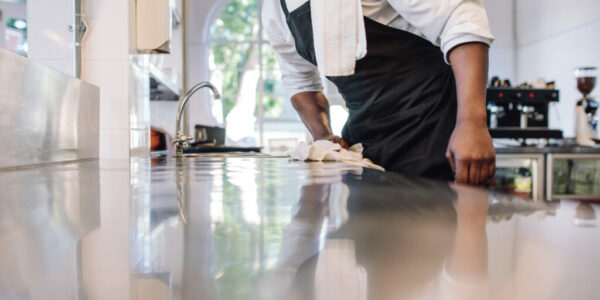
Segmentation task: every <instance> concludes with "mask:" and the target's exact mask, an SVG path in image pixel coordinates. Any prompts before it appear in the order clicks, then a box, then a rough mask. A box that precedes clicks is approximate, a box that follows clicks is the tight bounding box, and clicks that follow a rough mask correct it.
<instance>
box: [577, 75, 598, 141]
mask: <svg viewBox="0 0 600 300" xmlns="http://www.w3.org/2000/svg"><path fill="white" fill-rule="evenodd" d="M596 77H597V70H596V67H581V68H577V69H575V78H576V79H577V89H578V90H579V92H581V94H582V95H583V98H581V99H579V100H577V105H576V107H575V122H576V123H575V131H576V136H577V143H578V144H580V145H582V146H593V145H595V144H596V143H595V140H596V139H597V137H598V118H597V116H596V111H597V110H598V102H596V101H595V100H594V99H592V98H591V97H590V96H589V95H590V93H591V92H592V90H593V89H594V86H595V85H596Z"/></svg>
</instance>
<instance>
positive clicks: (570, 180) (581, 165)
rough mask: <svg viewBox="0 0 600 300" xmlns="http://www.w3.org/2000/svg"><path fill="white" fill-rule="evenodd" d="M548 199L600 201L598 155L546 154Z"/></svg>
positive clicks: (599, 161) (599, 155)
mask: <svg viewBox="0 0 600 300" xmlns="http://www.w3.org/2000/svg"><path fill="white" fill-rule="evenodd" d="M547 182H548V187H547V192H546V193H547V195H548V197H547V198H548V199H550V200H556V199H600V154H548V166H547Z"/></svg>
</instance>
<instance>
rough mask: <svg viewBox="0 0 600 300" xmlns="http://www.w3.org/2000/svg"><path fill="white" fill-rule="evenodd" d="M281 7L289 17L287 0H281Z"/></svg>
mask: <svg viewBox="0 0 600 300" xmlns="http://www.w3.org/2000/svg"><path fill="white" fill-rule="evenodd" d="M281 8H282V9H283V13H284V14H285V16H286V17H287V16H288V15H289V14H290V12H289V10H288V7H287V3H286V0H281Z"/></svg>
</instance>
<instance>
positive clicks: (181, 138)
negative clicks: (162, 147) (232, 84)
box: [173, 82, 221, 157]
mask: <svg viewBox="0 0 600 300" xmlns="http://www.w3.org/2000/svg"><path fill="white" fill-rule="evenodd" d="M203 88H209V89H210V90H211V91H212V93H213V96H214V99H215V100H218V99H220V98H221V94H219V91H218V90H217V88H216V87H215V86H214V85H212V83H210V82H201V83H199V84H197V85H195V86H194V87H192V88H191V89H190V90H189V91H188V92H187V93H186V94H185V96H184V97H183V98H182V99H181V100H179V108H178V109H177V118H176V119H177V124H175V139H174V140H173V145H174V146H175V156H177V157H181V156H183V150H185V149H186V148H187V147H189V141H190V140H191V139H192V137H188V136H185V135H184V134H183V127H182V124H181V121H182V118H183V112H184V111H185V107H186V105H187V103H188V101H189V100H190V98H192V96H193V95H194V94H195V93H196V92H197V91H199V90H201V89H203Z"/></svg>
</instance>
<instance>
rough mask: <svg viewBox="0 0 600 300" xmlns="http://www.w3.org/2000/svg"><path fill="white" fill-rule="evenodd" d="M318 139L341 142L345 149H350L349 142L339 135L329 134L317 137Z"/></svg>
mask: <svg viewBox="0 0 600 300" xmlns="http://www.w3.org/2000/svg"><path fill="white" fill-rule="evenodd" d="M317 140H326V141H330V142H332V143H336V144H340V146H342V148H344V149H348V143H347V142H346V141H344V140H343V139H342V138H341V137H339V136H337V135H327V136H324V137H320V138H317Z"/></svg>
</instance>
